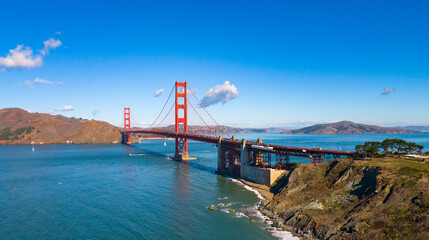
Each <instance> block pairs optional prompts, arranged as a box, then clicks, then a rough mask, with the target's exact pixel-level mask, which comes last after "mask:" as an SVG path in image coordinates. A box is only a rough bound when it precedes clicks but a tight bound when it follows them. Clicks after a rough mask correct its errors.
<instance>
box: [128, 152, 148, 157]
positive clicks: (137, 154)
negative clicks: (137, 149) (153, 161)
mask: <svg viewBox="0 0 429 240" xmlns="http://www.w3.org/2000/svg"><path fill="white" fill-rule="evenodd" d="M144 155H146V154H144V153H130V154H128V156H132V157H133V156H144Z"/></svg>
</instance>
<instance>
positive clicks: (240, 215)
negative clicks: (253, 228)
mask: <svg viewBox="0 0 429 240" xmlns="http://www.w3.org/2000/svg"><path fill="white" fill-rule="evenodd" d="M235 217H237V218H242V217H247V216H246V214H244V213H242V212H237V213H236V214H235Z"/></svg>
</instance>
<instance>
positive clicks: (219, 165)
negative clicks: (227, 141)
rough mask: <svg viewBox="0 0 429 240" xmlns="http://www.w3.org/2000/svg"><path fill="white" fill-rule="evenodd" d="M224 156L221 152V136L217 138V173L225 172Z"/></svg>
mask: <svg viewBox="0 0 429 240" xmlns="http://www.w3.org/2000/svg"><path fill="white" fill-rule="evenodd" d="M224 167H225V156H224V155H223V152H222V136H219V140H218V142H217V170H218V171H219V172H221V171H223V170H225V169H224Z"/></svg>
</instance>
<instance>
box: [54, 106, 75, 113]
mask: <svg viewBox="0 0 429 240" xmlns="http://www.w3.org/2000/svg"><path fill="white" fill-rule="evenodd" d="M54 111H56V112H59V111H74V107H73V106H62V107H57V108H55V109H54Z"/></svg>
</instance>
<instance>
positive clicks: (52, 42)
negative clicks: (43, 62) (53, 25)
mask: <svg viewBox="0 0 429 240" xmlns="http://www.w3.org/2000/svg"><path fill="white" fill-rule="evenodd" d="M43 44H44V45H45V47H44V48H43V49H42V50H41V51H40V53H41V54H42V55H43V56H45V55H46V54H48V53H49V49H55V48H57V47H59V46H61V44H63V43H62V42H61V41H60V40H58V39H53V38H49V39H48V40H46V41H43Z"/></svg>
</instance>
